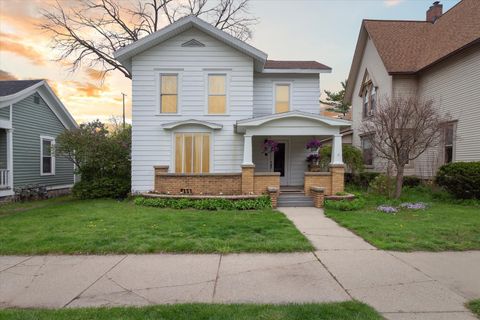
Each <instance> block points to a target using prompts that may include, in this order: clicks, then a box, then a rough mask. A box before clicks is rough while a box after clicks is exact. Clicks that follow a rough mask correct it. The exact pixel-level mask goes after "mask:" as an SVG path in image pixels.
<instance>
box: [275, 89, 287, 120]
mask: <svg viewBox="0 0 480 320" xmlns="http://www.w3.org/2000/svg"><path fill="white" fill-rule="evenodd" d="M288 111H290V84H288V83H283V84H282V83H278V84H276V85H275V113H282V112H288Z"/></svg>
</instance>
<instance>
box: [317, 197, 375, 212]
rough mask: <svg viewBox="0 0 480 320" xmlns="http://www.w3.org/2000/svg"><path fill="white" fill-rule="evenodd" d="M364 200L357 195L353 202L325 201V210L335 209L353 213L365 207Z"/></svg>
mask: <svg viewBox="0 0 480 320" xmlns="http://www.w3.org/2000/svg"><path fill="white" fill-rule="evenodd" d="M365 203H366V201H365V199H364V198H363V197H360V196H358V195H357V197H356V198H355V199H353V200H339V201H335V200H325V208H327V209H336V210H340V211H354V210H360V209H362V208H363V207H365Z"/></svg>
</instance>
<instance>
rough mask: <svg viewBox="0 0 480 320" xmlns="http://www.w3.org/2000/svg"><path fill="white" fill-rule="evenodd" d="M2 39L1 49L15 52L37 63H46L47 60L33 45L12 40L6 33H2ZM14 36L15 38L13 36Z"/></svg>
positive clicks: (0, 42)
mask: <svg viewBox="0 0 480 320" xmlns="http://www.w3.org/2000/svg"><path fill="white" fill-rule="evenodd" d="M1 36H2V39H0V51H7V52H12V53H15V54H17V55H19V56H22V57H24V58H27V59H29V60H30V61H32V62H33V63H35V64H37V65H44V64H45V60H44V59H43V57H42V55H41V54H40V53H39V52H38V51H37V50H35V49H34V48H32V47H31V46H27V45H24V44H22V43H20V42H15V41H11V40H10V39H9V38H8V37H6V35H5V34H2V35H1ZM12 38H15V36H14V37H12Z"/></svg>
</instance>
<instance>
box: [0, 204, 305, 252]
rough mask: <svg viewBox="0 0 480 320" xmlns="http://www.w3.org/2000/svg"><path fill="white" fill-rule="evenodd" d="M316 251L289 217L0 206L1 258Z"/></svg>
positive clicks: (136, 208) (72, 206)
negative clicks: (66, 255) (17, 255)
mask: <svg viewBox="0 0 480 320" xmlns="http://www.w3.org/2000/svg"><path fill="white" fill-rule="evenodd" d="M310 250H313V247H312V245H311V244H310V243H309V242H308V240H307V239H306V238H305V237H304V236H303V235H302V234H301V233H300V232H299V231H298V230H297V229H296V228H295V227H294V226H293V224H292V223H291V222H290V220H288V219H287V218H286V217H285V216H284V215H283V214H282V213H280V212H278V211H275V210H271V209H268V210H261V211H197V210H172V209H159V208H150V207H142V206H135V205H134V204H133V203H132V202H130V201H121V202H120V201H116V200H73V199H70V198H58V199H51V200H45V201H35V202H27V203H16V204H10V205H6V206H4V207H2V208H1V209H0V254H3V255H12V254H54V253H56V254H107V253H154V252H155V253H158V252H177V253H213V252H221V253H229V252H295V251H310Z"/></svg>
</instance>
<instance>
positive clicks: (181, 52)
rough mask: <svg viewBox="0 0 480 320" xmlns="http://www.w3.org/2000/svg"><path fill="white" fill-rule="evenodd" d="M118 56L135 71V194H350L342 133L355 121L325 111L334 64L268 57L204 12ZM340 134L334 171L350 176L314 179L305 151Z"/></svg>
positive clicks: (133, 92) (133, 149)
mask: <svg viewBox="0 0 480 320" xmlns="http://www.w3.org/2000/svg"><path fill="white" fill-rule="evenodd" d="M115 57H116V59H117V60H118V61H120V62H121V63H122V64H123V65H124V66H126V67H127V68H128V70H130V71H131V73H132V125H133V131H132V192H134V193H138V192H148V191H157V192H161V193H172V194H176V193H193V194H219V193H222V194H253V193H254V194H259V193H264V192H266V189H267V187H268V186H273V187H279V186H280V185H281V186H297V187H298V189H301V190H305V191H306V193H307V194H309V193H310V191H309V187H310V186H311V185H319V184H321V183H320V180H321V181H322V183H323V184H322V185H320V186H321V187H325V189H326V192H327V193H330V192H333V191H340V190H343V163H342V155H341V147H340V146H341V136H340V135H339V130H340V129H341V128H344V127H346V126H348V125H350V122H348V121H344V120H336V119H331V118H326V117H323V116H321V115H320V107H319V96H320V74H322V73H330V72H331V68H329V67H327V66H325V65H323V64H321V63H319V62H316V61H272V60H267V54H265V53H264V52H262V51H260V50H258V49H256V48H254V47H252V46H251V45H249V44H247V43H246V42H243V41H240V40H238V39H236V38H235V37H233V36H231V35H229V34H227V33H226V32H224V31H221V30H219V29H217V28H215V27H213V26H211V25H210V24H208V23H206V22H205V21H203V20H201V19H199V18H197V17H194V16H188V17H185V18H182V19H180V20H178V21H177V22H175V23H173V24H171V25H169V26H167V27H165V28H163V29H161V30H159V31H157V32H155V33H153V34H151V35H149V36H147V37H145V38H143V39H141V40H138V41H136V42H134V43H132V44H130V45H128V46H126V47H124V48H122V49H120V50H118V51H117V52H116V53H115ZM332 136H333V137H334V138H333V140H334V147H335V151H334V152H333V156H332V164H333V165H332V169H331V171H332V170H333V171H335V170H336V171H335V172H339V174H341V175H342V183H341V185H340V184H338V186H333V188H332V185H333V184H334V183H333V180H335V181H337V180H338V181H340V180H339V179H336V178H335V175H334V174H333V172H323V173H322V175H317V176H315V175H314V177H313V178H311V177H310V178H306V177H307V176H308V177H309V176H310V175H309V173H306V172H307V162H306V157H307V155H308V150H307V149H306V147H305V145H306V143H307V142H308V141H310V140H311V139H313V138H317V139H324V138H327V137H332ZM266 140H267V141H268V142H271V141H274V142H275V143H276V147H275V148H274V149H275V150H274V151H275V152H269V151H271V150H265V148H264V143H265V141H266ZM267 149H268V148H267ZM312 174H313V173H312ZM306 179H307V180H308V179H310V180H311V179H313V180H312V181H310V180H308V181H306Z"/></svg>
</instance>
